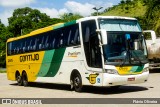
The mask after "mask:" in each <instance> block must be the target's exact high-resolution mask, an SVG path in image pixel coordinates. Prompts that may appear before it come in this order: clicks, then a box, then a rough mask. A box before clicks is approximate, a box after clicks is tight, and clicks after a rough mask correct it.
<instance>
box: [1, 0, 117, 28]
mask: <svg viewBox="0 0 160 107" xmlns="http://www.w3.org/2000/svg"><path fill="white" fill-rule="evenodd" d="M119 2H120V0H0V19H1V22H2V23H3V24H5V25H6V26H7V25H8V18H9V17H11V16H12V13H13V11H14V9H17V8H24V7H30V8H32V9H38V10H40V11H41V12H42V13H46V14H47V15H48V16H50V17H51V18H58V17H59V16H60V15H61V14H64V13H79V14H80V15H82V16H84V17H85V16H90V15H91V13H93V12H95V10H93V7H97V8H98V7H103V9H101V11H103V10H104V9H106V8H108V7H111V6H113V5H117V4H118V3H119Z"/></svg>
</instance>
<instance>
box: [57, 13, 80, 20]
mask: <svg viewBox="0 0 160 107" xmlns="http://www.w3.org/2000/svg"><path fill="white" fill-rule="evenodd" d="M82 17H83V16H81V15H80V14H77V13H76V14H73V13H64V14H62V15H60V19H62V20H63V21H64V22H69V21H72V20H77V19H79V18H82Z"/></svg>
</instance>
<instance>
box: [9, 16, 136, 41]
mask: <svg viewBox="0 0 160 107" xmlns="http://www.w3.org/2000/svg"><path fill="white" fill-rule="evenodd" d="M101 18H106V19H128V20H136V19H135V18H131V17H121V16H90V17H85V18H81V19H78V20H74V21H71V22H67V23H57V24H54V25H51V26H47V27H44V28H40V29H37V30H34V31H32V32H30V33H29V34H26V35H23V36H19V37H14V38H10V39H8V40H7V42H11V41H14V40H18V39H22V38H26V37H29V36H33V35H36V34H40V33H44V32H47V31H51V30H54V29H58V28H61V27H64V26H68V25H72V24H75V23H78V22H82V21H86V20H92V19H101Z"/></svg>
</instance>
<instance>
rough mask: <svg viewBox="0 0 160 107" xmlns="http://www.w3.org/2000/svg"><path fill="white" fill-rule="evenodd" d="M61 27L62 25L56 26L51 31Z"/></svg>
mask: <svg viewBox="0 0 160 107" xmlns="http://www.w3.org/2000/svg"><path fill="white" fill-rule="evenodd" d="M63 26H64V24H61V25H57V26H55V27H53V29H58V28H61V27H63Z"/></svg>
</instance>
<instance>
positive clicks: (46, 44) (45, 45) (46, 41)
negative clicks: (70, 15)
mask: <svg viewBox="0 0 160 107" xmlns="http://www.w3.org/2000/svg"><path fill="white" fill-rule="evenodd" d="M48 38H49V36H48V35H47V37H46V40H45V44H44V47H45V49H48V48H49V43H48Z"/></svg>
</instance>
